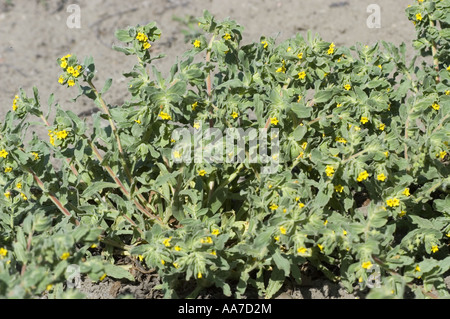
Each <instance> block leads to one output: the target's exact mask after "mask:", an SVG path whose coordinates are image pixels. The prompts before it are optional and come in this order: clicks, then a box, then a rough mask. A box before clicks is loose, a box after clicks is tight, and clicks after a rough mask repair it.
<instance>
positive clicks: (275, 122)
mask: <svg viewBox="0 0 450 319" xmlns="http://www.w3.org/2000/svg"><path fill="white" fill-rule="evenodd" d="M278 122H279V121H278V119H277V118H276V117H272V118H270V124H273V125H277V124H278Z"/></svg>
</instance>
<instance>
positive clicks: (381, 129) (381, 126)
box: [378, 123, 386, 131]
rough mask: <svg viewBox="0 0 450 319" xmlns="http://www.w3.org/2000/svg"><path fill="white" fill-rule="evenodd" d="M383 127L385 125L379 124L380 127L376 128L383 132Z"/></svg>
mask: <svg viewBox="0 0 450 319" xmlns="http://www.w3.org/2000/svg"><path fill="white" fill-rule="evenodd" d="M385 127H386V124H384V123H381V124H380V126H378V129H379V130H380V131H384V128H385Z"/></svg>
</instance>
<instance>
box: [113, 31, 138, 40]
mask: <svg viewBox="0 0 450 319" xmlns="http://www.w3.org/2000/svg"><path fill="white" fill-rule="evenodd" d="M115 36H116V38H117V40H119V41H121V42H131V41H133V39H134V38H133V37H132V36H131V35H130V31H129V30H117V31H116V33H115Z"/></svg>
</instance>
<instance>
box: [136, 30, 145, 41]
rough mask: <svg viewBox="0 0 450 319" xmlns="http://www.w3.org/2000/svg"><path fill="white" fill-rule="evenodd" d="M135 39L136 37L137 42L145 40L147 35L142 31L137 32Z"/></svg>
mask: <svg viewBox="0 0 450 319" xmlns="http://www.w3.org/2000/svg"><path fill="white" fill-rule="evenodd" d="M136 39H137V40H138V41H139V42H146V41H148V37H147V35H146V34H144V33H142V32H139V33H138V34H137V36H136Z"/></svg>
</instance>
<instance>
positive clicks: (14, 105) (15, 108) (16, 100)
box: [12, 95, 19, 111]
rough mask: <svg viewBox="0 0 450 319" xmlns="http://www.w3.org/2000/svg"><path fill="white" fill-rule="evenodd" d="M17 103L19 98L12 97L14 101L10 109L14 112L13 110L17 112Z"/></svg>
mask: <svg viewBox="0 0 450 319" xmlns="http://www.w3.org/2000/svg"><path fill="white" fill-rule="evenodd" d="M18 101H19V96H17V95H16V96H15V97H14V101H13V106H12V108H13V111H15V110H17V102H18Z"/></svg>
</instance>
